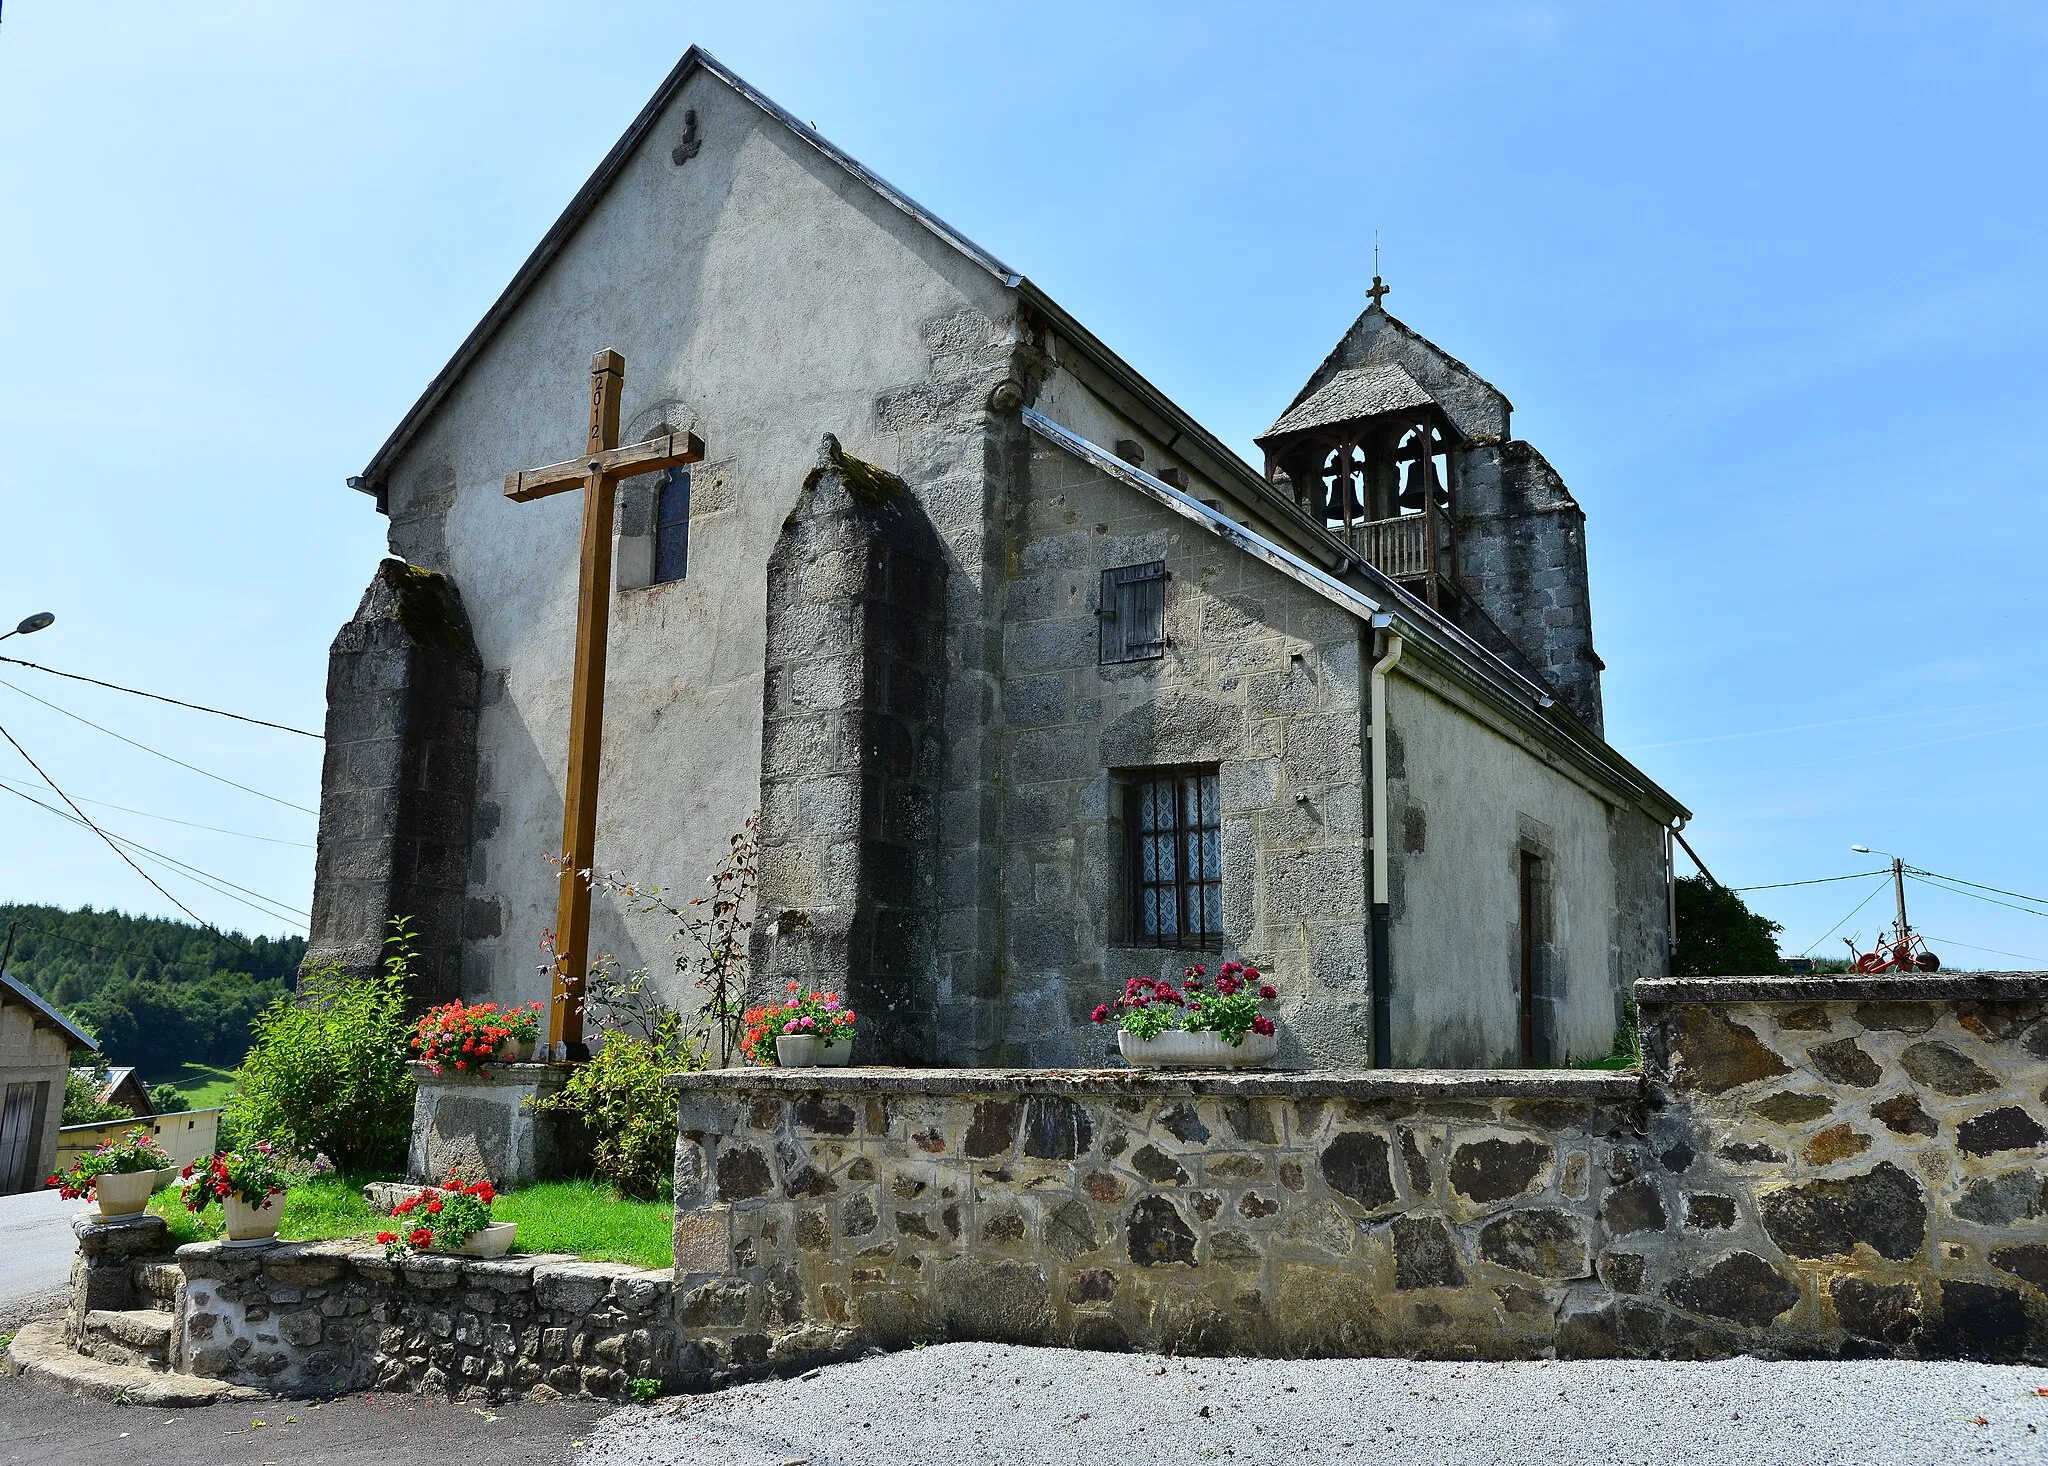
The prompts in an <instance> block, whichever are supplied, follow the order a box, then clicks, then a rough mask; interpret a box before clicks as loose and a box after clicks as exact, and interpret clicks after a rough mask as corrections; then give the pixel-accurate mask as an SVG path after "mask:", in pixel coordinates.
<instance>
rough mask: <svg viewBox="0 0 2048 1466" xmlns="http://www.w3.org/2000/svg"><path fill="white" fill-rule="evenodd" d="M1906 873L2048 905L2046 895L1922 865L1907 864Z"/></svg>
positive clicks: (2009, 954)
mask: <svg viewBox="0 0 2048 1466" xmlns="http://www.w3.org/2000/svg"><path fill="white" fill-rule="evenodd" d="M1906 874H1907V875H1909V876H1933V877H1935V878H1936V879H1937V880H1943V881H1954V882H1955V883H1956V884H1957V885H1959V886H1976V887H1977V889H1978V890H1980V891H1997V892H1998V894H1999V895H2001V896H2012V897H2016V898H2017V899H2019V900H2021V901H2034V902H2038V903H2039V904H2040V905H2043V906H2048V897H2044V896H2026V895H2021V893H2020V892H2018V891H2005V890H2000V889H1999V888H1998V887H1997V886H1983V885H1978V884H1977V882H1975V881H1966V880H1964V879H1963V878H1962V877H1961V876H1945V875H1943V874H1942V873H1941V872H1940V871H1938V870H1922V869H1920V867H1918V866H1917V865H1909V866H1907V867H1906ZM2005 955H2006V956H2008V957H2010V956H2012V955H2013V954H2012V953H2010V952H2007V953H2005Z"/></svg>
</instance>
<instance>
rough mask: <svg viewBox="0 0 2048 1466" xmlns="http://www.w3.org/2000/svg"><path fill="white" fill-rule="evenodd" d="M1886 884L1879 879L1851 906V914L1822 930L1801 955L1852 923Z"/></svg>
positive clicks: (1805, 954) (1887, 873) (1888, 874)
mask: <svg viewBox="0 0 2048 1466" xmlns="http://www.w3.org/2000/svg"><path fill="white" fill-rule="evenodd" d="M1885 875H1886V876H1887V877H1889V876H1890V875H1891V872H1890V871H1886V872H1885ZM1885 884H1886V883H1885V882H1884V881H1879V882H1878V883H1877V884H1876V885H1875V886H1872V887H1871V888H1870V894H1869V895H1868V896H1865V897H1864V898H1863V899H1862V900H1861V901H1858V902H1857V903H1856V904H1855V906H1853V907H1852V908H1850V911H1849V914H1848V915H1847V916H1845V917H1843V918H1842V919H1841V920H1840V921H1838V922H1836V923H1835V924H1834V925H1833V926H1831V927H1829V928H1828V929H1827V930H1826V931H1824V932H1822V933H1821V934H1820V935H1819V936H1817V937H1815V938H1814V939H1813V941H1812V943H1811V944H1810V945H1808V946H1807V947H1806V949H1805V950H1804V951H1803V952H1801V954H1800V955H1801V956H1807V955H1810V954H1811V953H1812V951H1813V949H1814V948H1815V947H1818V946H1819V945H1820V944H1821V943H1822V942H1825V941H1826V940H1827V939H1828V938H1829V937H1831V936H1833V935H1834V934H1835V933H1836V932H1838V931H1840V930H1841V929H1842V928H1843V927H1845V926H1847V925H1848V924H1849V923H1850V921H1852V920H1853V919H1854V918H1855V916H1856V913H1857V912H1858V911H1861V910H1862V909H1863V908H1864V907H1866V906H1868V905H1869V904H1870V903H1871V902H1872V901H1873V900H1875V899H1876V898H1877V893H1878V892H1879V891H1882V890H1883V889H1884V888H1885Z"/></svg>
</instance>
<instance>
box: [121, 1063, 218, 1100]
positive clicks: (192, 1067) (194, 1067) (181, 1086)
mask: <svg viewBox="0 0 2048 1466" xmlns="http://www.w3.org/2000/svg"><path fill="white" fill-rule="evenodd" d="M143 1082H144V1083H145V1084H147V1085H148V1086H149V1087H150V1088H151V1089H155V1088H156V1087H157V1086H158V1085H159V1084H168V1085H170V1086H171V1088H173V1089H175V1090H177V1091H178V1093H179V1094H182V1095H183V1096H185V1102H186V1103H187V1104H189V1105H190V1106H192V1108H193V1109H195V1110H210V1109H212V1108H214V1107H215V1106H216V1105H224V1104H226V1103H227V1102H228V1096H229V1095H231V1094H233V1093H234V1092H235V1071H234V1070H232V1069H216V1068H214V1067H213V1065H211V1064H180V1065H179V1066H178V1067H177V1068H175V1069H170V1070H167V1071H165V1072H164V1073H161V1074H150V1075H145V1076H144V1079H143Z"/></svg>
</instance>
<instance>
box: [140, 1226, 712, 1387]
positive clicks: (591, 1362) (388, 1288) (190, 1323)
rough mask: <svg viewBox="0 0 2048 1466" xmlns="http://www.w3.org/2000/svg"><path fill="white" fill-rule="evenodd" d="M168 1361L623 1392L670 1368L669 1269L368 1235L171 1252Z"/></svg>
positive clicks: (394, 1380)
mask: <svg viewBox="0 0 2048 1466" xmlns="http://www.w3.org/2000/svg"><path fill="white" fill-rule="evenodd" d="M176 1260H177V1263H178V1266H179V1267H180V1268H181V1269H182V1270H183V1273H184V1283H183V1286H182V1287H181V1288H180V1289H179V1293H178V1299H177V1306H176V1310H175V1312H176V1318H177V1323H176V1326H175V1328H174V1330H173V1333H172V1341H171V1350H172V1354H171V1359H170V1366H171V1368H172V1369H174V1370H177V1371H179V1372H182V1373H186V1374H196V1375H202V1376H205V1377H207V1378H211V1379H221V1380H227V1381H229V1382H231V1383H234V1384H240V1385H251V1386H255V1387H257V1388H260V1389H264V1390H270V1391H274V1392H278V1393H282V1394H296V1395H331V1394H337V1393H340V1392H343V1391H347V1390H367V1389H379V1390H409V1391H413V1392H415V1393H427V1394H446V1395H452V1396H456V1397H458V1398H461V1399H477V1400H481V1399H497V1398H502V1397H504V1396H506V1395H526V1396H529V1397H535V1398H544V1399H548V1398H554V1397H555V1396H556V1395H592V1396H598V1397H601V1398H604V1399H619V1398H622V1397H623V1396H625V1395H626V1394H627V1393H628V1388H627V1387H628V1384H629V1382H630V1381H631V1380H633V1379H634V1378H636V1377H645V1378H652V1379H660V1380H663V1381H665V1382H668V1383H671V1384H673V1383H675V1382H677V1372H676V1368H675V1339H676V1331H675V1327H674V1311H673V1307H672V1300H673V1285H672V1281H671V1278H670V1275H669V1274H668V1273H667V1272H666V1271H647V1270H645V1269H641V1268H634V1267H627V1266H622V1265H620V1264H616V1263H601V1262H583V1261H580V1260H578V1259H576V1258H573V1257H561V1256H551V1255H535V1256H531V1257H506V1258H501V1259H497V1260H493V1261H486V1260H483V1259H479V1258H464V1257H448V1256H443V1255H426V1256H418V1257H411V1258H407V1259H405V1260H404V1261H401V1262H397V1263H392V1262H387V1261H386V1260H385V1258H384V1250H383V1249H382V1248H381V1247H377V1246H375V1245H372V1244H364V1243H361V1242H303V1243H295V1242H283V1243H278V1244H276V1245H274V1246H271V1247H259V1248H246V1249H243V1248H237V1247H234V1246H231V1245H229V1244H226V1243H221V1242H198V1243H190V1244H188V1245H186V1246H184V1247H181V1248H179V1249H178V1251H177V1259H176Z"/></svg>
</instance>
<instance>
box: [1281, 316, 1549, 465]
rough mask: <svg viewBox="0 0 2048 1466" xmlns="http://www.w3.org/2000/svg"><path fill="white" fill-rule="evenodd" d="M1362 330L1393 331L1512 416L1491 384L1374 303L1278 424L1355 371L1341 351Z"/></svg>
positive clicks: (1511, 408)
mask: <svg viewBox="0 0 2048 1466" xmlns="http://www.w3.org/2000/svg"><path fill="white" fill-rule="evenodd" d="M1366 327H1371V328H1372V329H1374V330H1375V331H1383V330H1384V331H1394V332H1396V333H1398V334H1399V335H1401V336H1402V337H1404V338H1406V339H1407V340H1409V341H1412V342H1414V343H1415V344H1416V345H1417V346H1420V347H1422V348H1424V350H1425V351H1427V352H1428V353H1430V354H1431V355H1433V356H1434V357H1436V358H1437V359H1438V360H1439V361H1441V362H1442V364H1443V368H1444V370H1446V371H1448V372H1450V373H1451V374H1452V375H1453V376H1457V377H1463V378H1465V379H1466V380H1467V381H1469V382H1471V383H1472V384H1473V385H1474V386H1476V387H1479V388H1481V389H1483V390H1484V391H1487V392H1490V393H1492V394H1493V395H1494V396H1496V397H1498V398H1499V399H1500V401H1501V406H1502V407H1503V408H1504V409H1506V410H1507V412H1508V413H1510V414H1512V413H1513V412H1514V409H1515V404H1514V403H1512V402H1510V401H1509V400H1508V394H1507V393H1505V392H1503V391H1501V389H1500V388H1498V387H1496V386H1494V384H1493V383H1491V382H1489V381H1488V380H1487V379H1486V378H1484V377H1482V376H1480V375H1479V373H1477V372H1475V371H1473V370H1472V368H1471V367H1469V366H1467V365H1466V364H1465V363H1464V362H1462V361H1460V360H1459V359H1458V358H1457V357H1455V356H1453V355H1451V354H1450V353H1449V352H1448V351H1446V350H1444V349H1443V348H1442V347H1441V346H1439V345H1437V344H1436V343H1435V342H1434V341H1432V340H1430V339H1429V338H1428V337H1427V336H1425V335H1423V334H1422V333H1421V332H1420V331H1418V330H1416V329H1415V328H1414V327H1413V326H1411V325H1409V324H1408V323H1407V322H1406V321H1404V320H1402V319H1401V318H1400V317H1399V316H1397V315H1395V314H1393V312H1391V311H1389V310H1388V309H1387V308H1386V306H1385V305H1384V304H1382V303H1381V302H1379V301H1377V300H1376V301H1374V302H1373V303H1372V304H1371V305H1369V306H1367V307H1366V308H1365V309H1364V310H1362V311H1360V312H1359V313H1358V318H1357V319H1356V320H1354V321H1353V322H1352V323H1351V324H1350V325H1349V326H1347V327H1345V328H1344V334H1343V335H1342V336H1339V337H1338V338H1337V344H1336V345H1335V346H1333V347H1331V348H1330V352H1329V355H1327V356H1325V357H1324V358H1323V360H1322V364H1321V365H1319V366H1318V367H1317V368H1316V369H1315V370H1314V371H1312V372H1310V373H1309V375H1308V380H1307V381H1306V382H1304V383H1302V386H1301V390H1300V391H1299V392H1297V393H1295V394H1294V400H1293V401H1292V402H1290V403H1288V404H1287V411H1286V412H1283V413H1282V414H1281V415H1280V419H1281V421H1282V422H1285V421H1286V420H1287V418H1288V416H1289V415H1290V414H1292V413H1293V412H1295V411H1296V410H1297V409H1299V408H1302V407H1305V406H1306V405H1307V404H1308V402H1309V401H1310V399H1311V398H1313V397H1315V396H1316V395H1318V393H1319V392H1320V391H1321V390H1322V388H1323V387H1324V386H1325V385H1327V384H1328V383H1329V382H1330V381H1332V380H1333V374H1337V375H1341V374H1342V373H1343V372H1345V371H1346V370H1355V368H1346V367H1345V366H1344V365H1343V362H1342V358H1343V356H1344V348H1345V347H1346V346H1347V345H1348V344H1350V341H1351V338H1352V337H1354V336H1356V335H1358V334H1359V332H1360V331H1361V330H1362V329H1364V328H1366ZM1432 400H1435V399H1432ZM1444 405H1445V404H1443V403H1441V402H1439V403H1438V406H1444ZM1277 428H1278V424H1275V428H1274V430H1277ZM1269 435H1270V433H1269Z"/></svg>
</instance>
